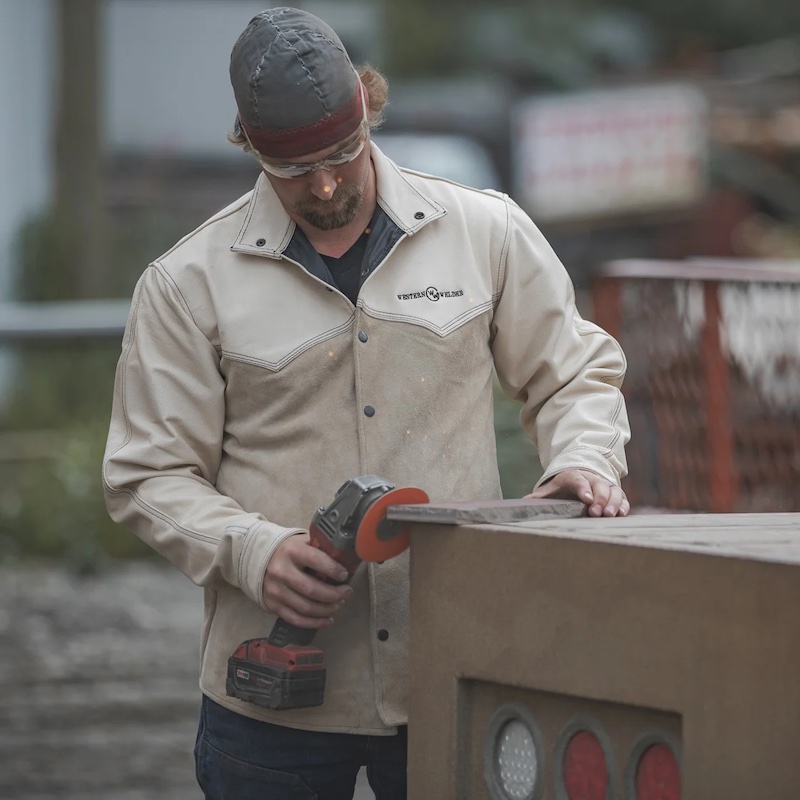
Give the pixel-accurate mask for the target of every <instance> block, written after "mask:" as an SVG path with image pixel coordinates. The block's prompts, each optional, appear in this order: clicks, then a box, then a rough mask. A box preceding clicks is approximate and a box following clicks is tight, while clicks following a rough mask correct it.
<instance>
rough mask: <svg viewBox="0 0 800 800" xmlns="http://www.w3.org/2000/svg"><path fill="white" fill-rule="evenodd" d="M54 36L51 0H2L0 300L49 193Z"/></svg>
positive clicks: (7, 294) (9, 290) (7, 292)
mask: <svg viewBox="0 0 800 800" xmlns="http://www.w3.org/2000/svg"><path fill="white" fill-rule="evenodd" d="M54 36H55V25H54V19H53V13H52V5H51V2H50V0H24V2H20V0H0V109H1V110H0V301H3V300H8V299H9V298H10V296H11V293H12V286H13V275H14V273H15V271H16V269H17V263H16V253H15V245H16V238H17V234H18V231H19V227H20V225H21V224H22V223H23V222H25V221H27V220H28V219H30V218H31V217H32V216H34V215H36V214H37V213H38V212H40V211H42V210H43V209H44V208H45V207H46V205H47V203H48V202H49V200H50V197H51V191H52V181H51V156H50V149H51V148H50V125H51V119H52V108H51V106H52V88H51V87H52V81H53V78H52V71H53V70H52V59H53V50H54V46H53V45H54Z"/></svg>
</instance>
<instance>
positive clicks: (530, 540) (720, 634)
mask: <svg viewBox="0 0 800 800" xmlns="http://www.w3.org/2000/svg"><path fill="white" fill-rule="evenodd" d="M411 536H412V542H411V570H412V573H411V574H412V592H411V698H412V699H411V717H410V727H409V731H410V755H409V778H410V786H409V797H412V798H423V797H436V798H442V800H444V799H445V798H451V799H452V800H456V798H458V800H470V799H472V798H474V799H475V800H478V798H480V799H481V800H483V799H484V798H489V797H491V795H490V793H489V790H488V789H487V788H486V784H485V781H484V780H483V777H482V775H483V766H482V762H481V756H480V753H482V750H483V747H484V746H485V742H486V735H487V731H488V729H489V728H488V726H489V721H490V718H491V715H492V714H493V713H494V712H495V711H496V709H497V708H498V707H499V706H501V705H503V704H507V703H516V704H518V705H519V706H521V707H523V708H524V709H525V710H526V712H525V713H529V714H530V715H531V716H532V717H533V718H534V719H535V720H536V721H537V724H538V726H539V728H540V730H541V739H542V742H541V749H542V757H543V763H545V764H546V767H545V769H544V771H543V772H542V773H541V774H542V776H543V778H542V781H541V788H540V789H537V792H539V793H538V794H536V795H535V797H536V798H542V799H543V800H550V799H551V798H562V797H564V795H563V794H558V793H557V785H558V775H559V770H561V769H562V765H561V764H560V762H559V758H561V757H562V756H563V741H561V740H562V739H563V734H564V730H565V728H566V726H567V725H568V722H569V720H571V719H573V718H574V717H575V716H576V715H578V716H579V715H581V714H586V715H589V716H590V717H591V718H592V719H593V720H595V721H596V722H597V724H598V726H599V728H600V729H601V736H605V737H607V740H608V743H609V744H608V748H609V751H610V753H609V757H608V761H609V771H610V773H611V774H612V776H613V781H612V787H611V789H610V792H611V793H610V794H609V795H608V797H609V798H611V799H612V800H622V798H626V799H627V798H629V797H630V798H632V797H634V795H633V794H631V793H629V792H628V793H626V788H625V786H626V784H625V780H626V775H625V771H626V769H627V765H628V763H629V761H630V760H631V758H632V757H635V754H633V756H632V751H633V750H634V749H635V747H636V742H637V741H639V740H640V739H641V737H643V736H646V735H647V734H648V732H651V731H653V730H655V731H660V732H661V733H662V734H663V737H664V739H665V740H668V742H669V743H670V744H671V745H672V749H674V751H675V753H676V756H677V757H678V759H679V762H680V768H681V780H682V794H681V797H682V798H684V800H687V798H688V799H689V800H692V799H695V798H696V799H697V800H708V799H709V798H717V797H720V798H721V797H724V798H726V800H735V798H743V800H744V798H754V797H758V798H762V797H763V798H767V797H768V798H771V799H772V798H787V799H788V798H793V797H796V795H797V788H796V787H797V786H798V785H800V758H798V742H800V681H798V680H797V675H798V673H800V618H799V617H798V614H797V609H798V608H800V515H797V514H773V515H770V514H757V515H675V516H657V517H655V516H654V517H648V516H640V517H629V518H626V519H585V518H584V519H573V520H569V519H553V520H546V521H541V520H540V521H532V522H526V523H518V524H514V525H461V526H450V527H448V526H435V525H418V526H414V527H413V529H412V534H411ZM560 744H561V751H559V746H560ZM639 752H641V749H640V750H639ZM629 788H630V787H629ZM520 796H524V795H520Z"/></svg>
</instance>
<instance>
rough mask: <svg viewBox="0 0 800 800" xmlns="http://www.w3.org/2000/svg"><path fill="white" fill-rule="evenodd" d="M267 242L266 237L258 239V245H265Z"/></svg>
mask: <svg viewBox="0 0 800 800" xmlns="http://www.w3.org/2000/svg"><path fill="white" fill-rule="evenodd" d="M266 243H267V240H266V239H257V240H256V247H263V246H264V245H265V244H266Z"/></svg>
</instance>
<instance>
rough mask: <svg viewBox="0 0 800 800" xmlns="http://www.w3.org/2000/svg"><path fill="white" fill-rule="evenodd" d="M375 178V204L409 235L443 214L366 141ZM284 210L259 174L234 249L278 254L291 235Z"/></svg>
mask: <svg viewBox="0 0 800 800" xmlns="http://www.w3.org/2000/svg"><path fill="white" fill-rule="evenodd" d="M370 148H371V156H372V161H373V163H374V165H375V174H376V179H377V193H378V204H379V205H380V206H381V208H382V209H383V210H384V211H385V212H386V213H387V214H388V215H389V217H390V218H391V219H392V220H393V221H394V223H395V224H396V225H397V226H398V227H399V228H401V229H402V230H403V231H405V233H407V234H409V235H413V234H415V233H416V232H417V231H418V230H419V229H420V228H423V227H424V226H425V225H427V224H428V223H429V222H432V221H433V220H435V219H438V218H439V217H443V216H444V215H445V214H446V213H447V211H446V209H445V208H444V207H443V206H442V205H440V204H439V203H437V202H436V201H435V200H433V199H432V198H431V197H429V196H428V195H426V194H425V192H423V191H422V190H421V189H420V188H418V187H417V186H415V185H414V183H413V182H412V179H411V178H409V176H407V175H404V174H403V173H402V172H401V171H400V169H399V168H398V167H397V165H396V164H394V162H392V161H390V160H389V159H388V158H387V157H386V156H385V155H384V154H383V153H382V152H381V151H380V150H379V149H378V148H377V147H376V145H375V144H374V143H372V144H371V145H370ZM294 230H295V223H294V221H293V220H292V218H291V217H290V216H289V215H288V214H287V213H286V211H285V210H284V208H283V206H282V205H281V202H280V200H279V199H278V196H277V195H276V194H275V192H274V191H273V190H272V186H271V185H270V182H269V181H268V180H267V178H266V176H265V175H263V174H262V175H259V176H258V180H257V181H256V185H255V187H254V188H253V191H252V193H251V195H250V202H249V203H248V205H247V212H246V214H245V218H244V222H243V223H242V227H241V229H240V231H239V234H238V235H237V237H236V239H235V240H234V242H233V244H232V245H231V250H233V251H234V252H236V253H248V254H251V255H259V256H268V257H269V258H280V256H281V254H282V253H283V252H284V250H286V248H287V247H288V246H289V242H290V241H291V240H292V236H293V235H294Z"/></svg>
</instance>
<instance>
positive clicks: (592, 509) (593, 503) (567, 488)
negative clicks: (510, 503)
mask: <svg viewBox="0 0 800 800" xmlns="http://www.w3.org/2000/svg"><path fill="white" fill-rule="evenodd" d="M531 497H534V498H541V497H554V498H558V499H560V500H574V499H575V498H577V499H578V500H580V501H581V502H582V503H585V504H586V505H587V506H588V507H589V512H588V513H589V516H590V517H616V516H620V517H626V516H627V515H628V514H629V513H630V510H631V504H630V503H629V502H628V498H627V497H626V496H625V492H623V491H622V489H621V488H620V487H619V486H616V485H615V484H613V483H609V482H608V481H607V480H606V479H605V478H604V477H603V476H602V475H598V474H597V473H596V472H590V471H589V470H586V469H566V470H564V471H563V472H559V473H557V474H556V475H554V476H553V477H552V478H551V479H550V480H549V481H547V483H545V484H543V485H542V486H540V487H539V488H538V489H536V490H535V491H533V492H531V493H530V494H526V495H525V499H528V498H531Z"/></svg>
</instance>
